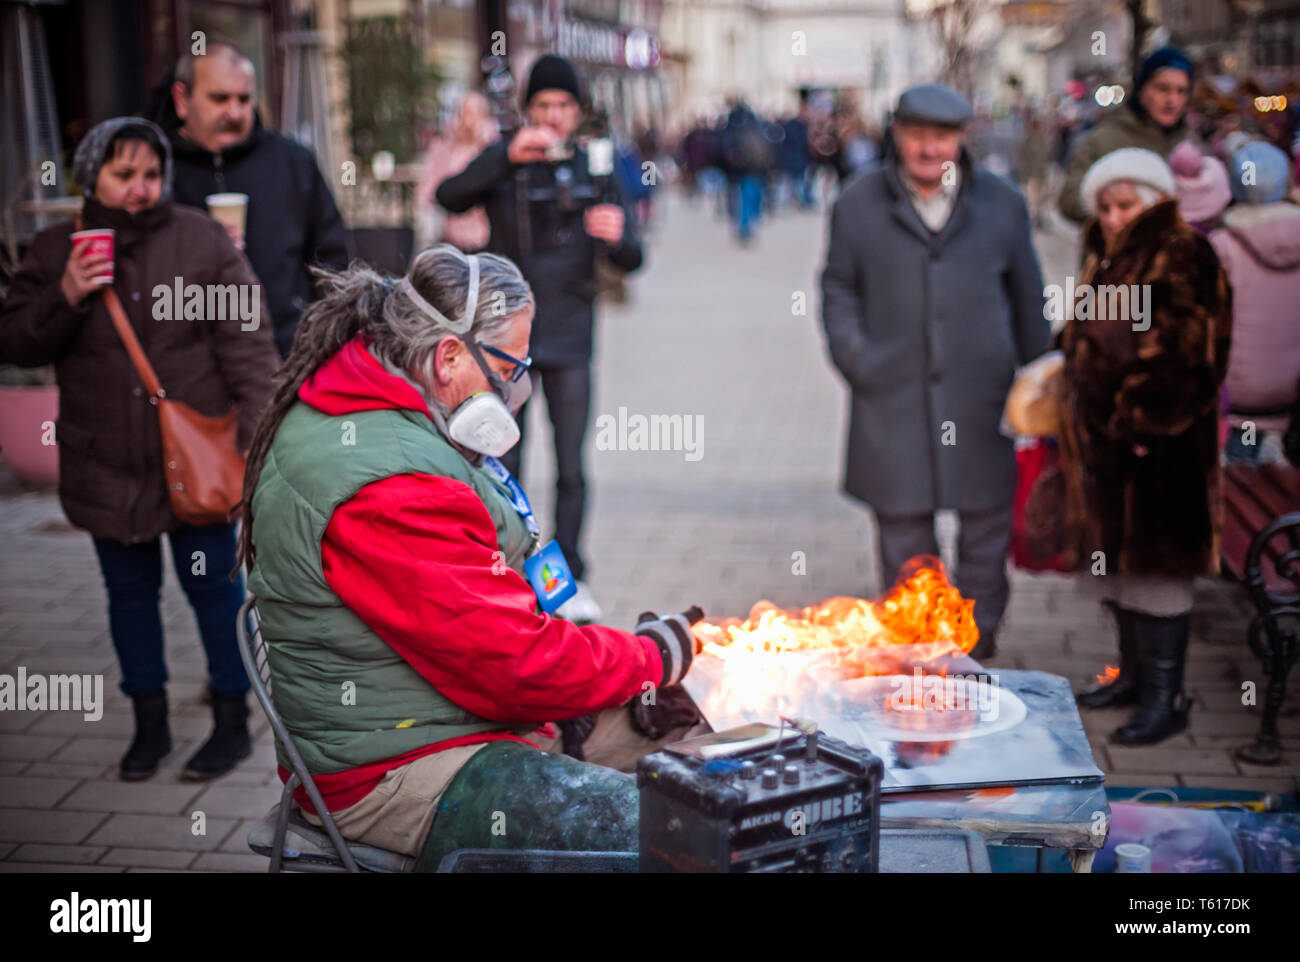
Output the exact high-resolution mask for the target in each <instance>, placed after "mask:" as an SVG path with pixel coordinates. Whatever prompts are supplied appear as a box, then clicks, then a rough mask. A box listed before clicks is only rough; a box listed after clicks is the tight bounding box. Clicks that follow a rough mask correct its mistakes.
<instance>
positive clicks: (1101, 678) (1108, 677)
mask: <svg viewBox="0 0 1300 962" xmlns="http://www.w3.org/2000/svg"><path fill="white" fill-rule="evenodd" d="M1118 677H1119V668H1118V667H1116V666H1115V665H1107V666H1106V674H1104V675H1098V676H1097V681H1098V682H1099V683H1100V684H1103V685H1109V684H1110V683H1111V682H1112V681H1114V680H1115V679H1116V678H1118Z"/></svg>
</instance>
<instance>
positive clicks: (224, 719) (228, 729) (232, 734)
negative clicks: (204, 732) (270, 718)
mask: <svg viewBox="0 0 1300 962" xmlns="http://www.w3.org/2000/svg"><path fill="white" fill-rule="evenodd" d="M212 719H213V721H214V722H215V723H216V724H215V727H214V728H213V731H212V734H211V736H209V738H208V740H207V741H206V742H204V743H203V747H202V748H200V749H199V750H198V751H197V752H196V753H195V754H194V757H193V758H191V759H190V760H189V762H187V763H186V765H185V771H184V772H182V775H183V777H185V778H187V779H189V780H190V781H204V780H206V779H209V778H216V777H218V776H219V775H224V774H226V772H228V771H230V770H231V769H232V768H234V767H235V765H237V764H238V763H239V761H240V760H241V759H244V758H247V757H248V756H249V755H251V754H252V753H253V740H252V739H251V738H250V737H249V735H248V703H247V701H246V699H245V696H243V695H223V694H220V693H219V692H215V691H214V692H213V693H212Z"/></svg>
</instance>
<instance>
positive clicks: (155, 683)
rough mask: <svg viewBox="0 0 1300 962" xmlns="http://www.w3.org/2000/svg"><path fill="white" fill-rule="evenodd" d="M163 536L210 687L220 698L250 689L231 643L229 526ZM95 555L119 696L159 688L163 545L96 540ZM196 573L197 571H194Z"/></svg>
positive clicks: (163, 670)
mask: <svg viewBox="0 0 1300 962" xmlns="http://www.w3.org/2000/svg"><path fill="white" fill-rule="evenodd" d="M168 537H169V538H170V539H171V546H172V555H173V556H174V561H175V565H176V576H177V578H179V579H180V583H181V589H182V590H183V591H184V592H185V597H186V598H188V599H189V602H190V607H191V608H193V609H194V615H195V618H196V619H197V620H198V623H199V637H200V638H202V640H203V649H204V651H205V652H206V653H207V656H208V675H209V676H210V684H211V688H212V690H213V691H214V692H216V693H217V694H221V695H242V694H244V693H245V692H247V691H248V689H249V684H248V675H247V674H245V672H244V663H243V662H242V661H241V660H240V658H239V649H238V648H237V647H236V645H235V618H236V617H237V616H238V614H239V606H240V605H241V604H243V603H244V579H243V576H242V575H236V577H235V580H234V581H231V580H230V579H229V577H228V573H229V572H230V569H232V568H233V567H235V526H234V525H233V524H214V525H206V526H204V527H194V526H193V525H182V526H181V527H180V528H178V529H177V530H175V531H173V532H172V533H171V534H170V535H168ZM95 552H96V554H98V555H99V567H100V570H101V571H102V572H103V574H104V586H105V587H106V588H107V589H108V626H109V633H110V634H111V635H112V636H113V648H114V649H115V650H116V651H117V661H118V664H119V665H120V666H121V668H122V684H121V689H122V693H123V694H124V695H127V696H128V697H130V696H135V695H147V694H149V693H151V692H155V691H159V690H160V689H161V688H162V687H163V685H164V684H165V683H166V681H167V665H166V664H165V663H164V661H163V627H162V617H161V615H160V614H159V611H158V593H159V591H161V589H162V577H163V571H162V542H161V540H160V539H159V538H155V539H154V540H152V541H144V542H141V543H140V544H123V543H122V542H121V541H113V540H112V539H109V538H95ZM196 552H201V555H199V556H196ZM196 569H197V570H199V571H202V572H203V573H202V574H196V573H195V571H196Z"/></svg>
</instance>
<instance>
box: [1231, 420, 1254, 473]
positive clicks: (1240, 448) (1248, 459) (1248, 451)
mask: <svg viewBox="0 0 1300 962" xmlns="http://www.w3.org/2000/svg"><path fill="white" fill-rule="evenodd" d="M1244 435H1245V431H1243V430H1242V429H1241V428H1235V427H1232V428H1228V443H1227V444H1225V445H1224V446H1223V453H1224V456H1225V457H1226V458H1227V459H1228V461H1229V463H1231V464H1258V463H1259V432H1258V431H1256V432H1255V443H1254V444H1245V443H1243V442H1242V437H1243V436H1244Z"/></svg>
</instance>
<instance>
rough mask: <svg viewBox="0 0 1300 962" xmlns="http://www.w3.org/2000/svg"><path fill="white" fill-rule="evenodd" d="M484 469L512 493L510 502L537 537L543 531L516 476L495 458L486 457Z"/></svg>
mask: <svg viewBox="0 0 1300 962" xmlns="http://www.w3.org/2000/svg"><path fill="white" fill-rule="evenodd" d="M483 467H485V468H487V469H488V471H490V472H491V473H492V476H493V477H494V478H496V479H497V480H498V481H499V482H501V484H503V485H504V486H505V488H506V490H507V491H509V492H510V500H511V501H512V502H513V503H514V507H515V510H516V511H517V512H519V516H520V517H521V518H523V519H524V524H526V525H528V531H529V533H530V534H532V535H533V536H534V537H536V536H537V535H538V534H539V533H540V532H541V529H540V528H538V526H537V519H536V518H534V517H533V508H532V505H530V504H529V503H528V495H526V494H524V489H523V488H522V487H520V486H519V482H518V481H516V480H515V476H514V475H513V474H511V473H510V472H509V471H508V470H506V466H505V465H504V464H502V463H501V462H500V461H498V460H497V459H496V458H493V457H485V458H484V459H483Z"/></svg>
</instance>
